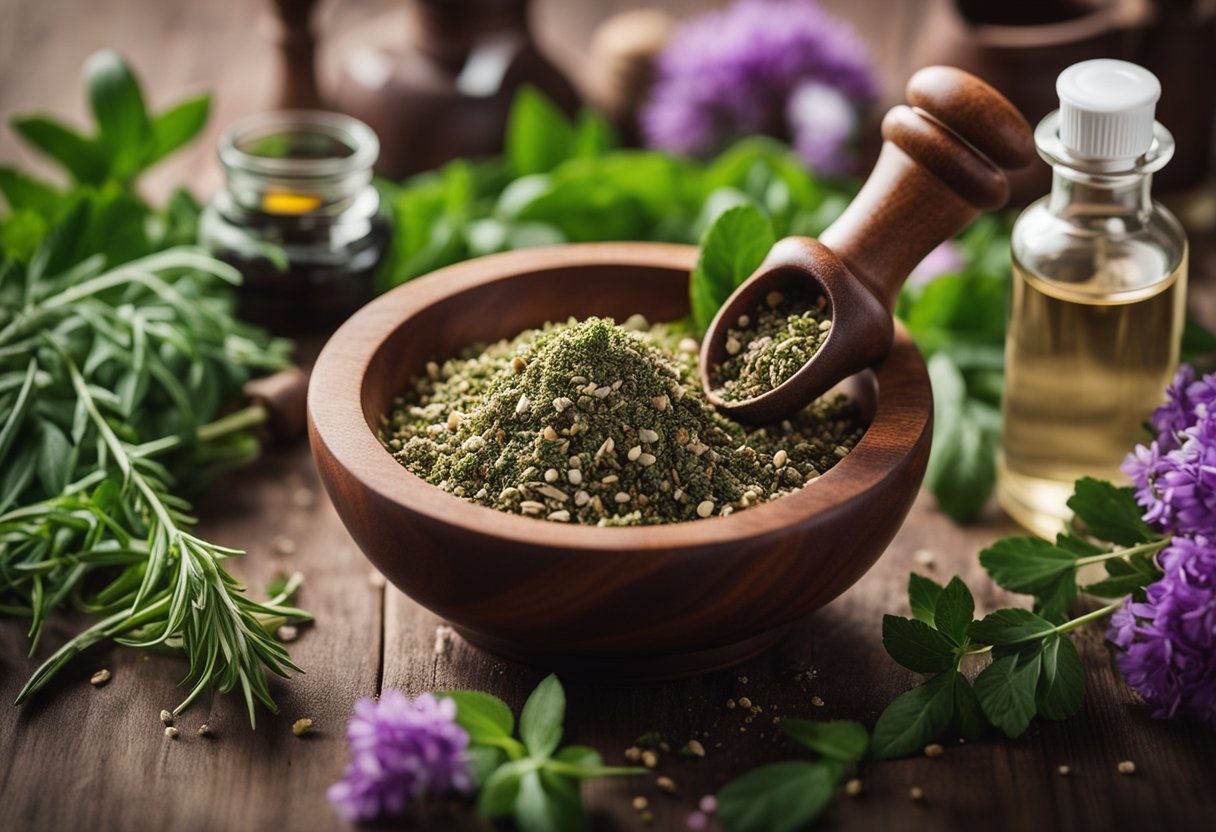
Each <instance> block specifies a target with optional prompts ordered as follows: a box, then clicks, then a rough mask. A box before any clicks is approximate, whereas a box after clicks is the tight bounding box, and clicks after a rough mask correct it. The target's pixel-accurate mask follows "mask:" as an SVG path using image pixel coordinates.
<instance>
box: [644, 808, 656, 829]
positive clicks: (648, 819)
mask: <svg viewBox="0 0 1216 832" xmlns="http://www.w3.org/2000/svg"><path fill="white" fill-rule="evenodd" d="M641 817H642V823H644V824H646V825H647V826H649V825H650V824H652V823H654V812H652V811H650V810H649V809H647V810H646V811H644V812H642V816H641Z"/></svg>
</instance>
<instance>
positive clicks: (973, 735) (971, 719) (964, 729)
mask: <svg viewBox="0 0 1216 832" xmlns="http://www.w3.org/2000/svg"><path fill="white" fill-rule="evenodd" d="M950 723H951V730H952V731H954V733H956V734H958V735H959V736H960V737H962V738H963V739H965V740H975V739H979V737H980V735H981V734H983V733H984V725H985V724H987V721H986V720H985V719H984V709H983V708H981V707H980V700H979V697H977V696H976V695H975V689H974V688H972V687H971V682H969V681H967V677H966V676H964V675H963V674H961V673H955V674H954V717H953V719H951V721H950Z"/></svg>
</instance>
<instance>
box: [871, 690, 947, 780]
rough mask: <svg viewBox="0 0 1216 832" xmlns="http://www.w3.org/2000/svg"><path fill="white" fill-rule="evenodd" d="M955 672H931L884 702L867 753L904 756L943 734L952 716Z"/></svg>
mask: <svg viewBox="0 0 1216 832" xmlns="http://www.w3.org/2000/svg"><path fill="white" fill-rule="evenodd" d="M959 675H960V674H959V673H958V672H957V671H953V670H951V671H949V672H947V673H942V674H939V675H937V676H934V677H933V678H932V679H930V680H929V681H927V682H925V683H924V684H923V685H920V686H919V687H915V688H912V690H910V691H908V692H907V693H905V694H903V695H902V696H900V697H899V698H898V699H896V700H895V701H894V702H892V703H891V704H890V705H888V706H887V709H886V710H885V711H883V712H882V716H880V717H879V718H878V723H877V724H876V725H875V726H874V735H873V737H872V738H871V740H870V752H871V754H872V755H873V756H874V757H875V758H876V759H879V760H889V759H892V758H894V757H904V756H907V755H908V754H912V753H914V752H916V751H919V750H920V749H921V748H923V747H924V746H925V744H926V743H928V742H931V741H932V740H935V739H938V738H939V737H941V736H942V735H943V734H945V733H946V731H947V730H949V728H950V723H951V722H952V720H953V717H954V696H955V688H956V686H957V680H956V679H955V677H956V676H959ZM963 681H964V682H966V680H965V679H964V680H963Z"/></svg>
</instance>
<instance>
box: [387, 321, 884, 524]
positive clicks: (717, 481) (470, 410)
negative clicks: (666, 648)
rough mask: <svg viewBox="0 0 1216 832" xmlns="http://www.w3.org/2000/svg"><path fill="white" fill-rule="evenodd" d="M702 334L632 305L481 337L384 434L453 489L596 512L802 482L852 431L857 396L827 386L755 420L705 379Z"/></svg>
mask: <svg viewBox="0 0 1216 832" xmlns="http://www.w3.org/2000/svg"><path fill="white" fill-rule="evenodd" d="M697 349H698V345H697V342H696V341H695V340H694V339H692V338H689V337H688V336H687V333H685V332H682V331H680V330H679V329H678V328H677V327H675V326H673V325H658V326H655V327H650V325H649V324H648V323H647V322H646V321H645V320H644V319H643V318H641V316H634V317H632V318H630V319H629V320H628V321H626V322H625V324H624V326H617V325H615V324H614V323H613V321H611V320H606V319H602V318H589V319H587V320H585V321H582V322H577V321H574V320H571V321H569V322H567V323H564V324H548V325H546V326H545V327H543V328H542V329H536V330H529V331H527V332H524V333H521V334H520V335H519V336H517V337H516V338H514V339H513V340H510V341H500V342H498V343H497V344H492V345H489V346H484V345H476V346H473V347H470V348H468V349H466V350H464V351H463V352H462V353H461V354H460V355H459V356H457V357H456V358H453V359H450V360H448V361H446V362H444V363H443V364H442V365H439V364H436V363H431V364H429V365H428V366H427V375H426V376H424V377H421V378H417V379H415V380H414V381H413V384H412V389H411V390H410V391H409V392H408V393H407V394H406V395H405V396H403V397H401V398H399V399H397V401H396V402H395V405H394V409H393V411H392V413H391V414H389V415H388V416H387V417H385V418H384V419H383V430H382V433H381V439H382V441H383V442H384V444H385V445H386V447H387V448H388V449H389V450H390V451H391V452H392V453H393V455H394V456H395V457H396V458H397V460H398V461H400V462H401V464H402V465H404V466H405V467H406V468H407V469H409V470H410V471H412V472H413V473H415V474H417V475H418V476H419V477H421V478H423V479H424V480H426V481H427V482H429V483H432V484H434V485H437V486H438V487H440V488H442V489H444V490H445V491H449V492H451V493H452V494H455V495H457V496H459V497H464V498H466V499H469V500H472V501H474V502H477V503H481V504H482V505H486V506H490V507H492V508H496V509H499V510H501V511H508V512H512V513H515V514H525V515H530V516H534V517H540V518H547V519H549V520H553V521H558V522H578V523H585V524H591V525H601V526H607V525H640V524H649V523H671V522H677V521H684V520H695V519H697V518H701V517H709V516H711V515H726V514H729V513H731V512H732V511H735V510H737V509H741V508H746V507H748V506H750V505H754V504H756V503H759V502H763V501H765V500H771V499H773V498H775V497H780V496H782V495H784V494H788V493H790V492H792V491H795V490H797V489H799V488H801V487H802V486H803V485H805V484H806V483H808V482H810V481H811V480H813V479H815V478H816V477H818V476H819V475H820V474H822V473H823V472H824V471H826V470H828V469H829V468H831V467H832V466H833V465H834V464H836V462H837V461H839V460H840V459H841V458H842V457H844V456H845V454H847V453H848V452H849V451H850V450H851V449H852V448H853V446H854V445H855V444H856V443H857V441H858V440H859V439H860V438H861V435H862V433H863V427H862V426H861V424H860V421H859V417H858V413H857V410H856V408H855V406H854V405H853V404H852V403H851V402H850V401H849V400H848V399H847V398H846V397H844V396H834V397H824V398H822V399H820V400H819V401H816V402H815V403H814V404H812V405H811V406H810V407H808V408H807V409H806V410H804V411H802V412H801V413H799V414H798V415H797V416H796V417H794V418H793V419H790V420H787V421H784V422H781V423H780V424H778V425H774V426H771V427H767V428H761V429H757V430H748V429H746V428H744V427H743V426H741V425H739V424H737V423H735V422H732V421H730V420H729V419H726V418H725V417H723V416H722V415H720V414H719V413H718V412H717V411H716V410H715V409H714V408H713V407H712V406H711V405H710V404H709V403H708V402H707V401H706V400H705V397H704V395H703V394H702V392H701V388H700V384H699V382H698V375H697Z"/></svg>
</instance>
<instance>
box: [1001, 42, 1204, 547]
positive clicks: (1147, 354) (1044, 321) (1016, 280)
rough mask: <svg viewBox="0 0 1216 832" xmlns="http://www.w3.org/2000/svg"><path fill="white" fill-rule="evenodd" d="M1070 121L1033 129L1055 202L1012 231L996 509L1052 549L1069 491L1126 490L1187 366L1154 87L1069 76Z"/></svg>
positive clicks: (1109, 68) (1065, 77) (1183, 252)
mask: <svg viewBox="0 0 1216 832" xmlns="http://www.w3.org/2000/svg"><path fill="white" fill-rule="evenodd" d="M1057 91H1058V92H1059V93H1060V96H1061V109H1060V110H1058V111H1056V112H1054V113H1052V114H1050V115H1048V116H1047V117H1046V118H1045V119H1044V120H1043V121H1042V123H1040V124H1039V126H1038V128H1037V130H1036V131H1035V142H1036V144H1037V145H1038V149H1039V154H1040V155H1041V156H1042V157H1043V159H1045V160H1046V161H1047V163H1048V164H1049V165H1051V166H1052V170H1053V172H1054V173H1053V182H1052V189H1051V194H1050V195H1048V196H1046V197H1044V198H1042V199H1040V200H1038V201H1037V202H1035V203H1033V204H1032V205H1030V206H1029V207H1028V208H1027V209H1026V210H1025V211H1024V212H1023V213H1022V215H1021V216H1020V217H1019V218H1018V220H1017V223H1016V224H1015V226H1014V229H1013V240H1012V248H1013V252H1012V254H1013V284H1012V292H1011V298H1010V308H1009V321H1008V329H1007V335H1006V350H1005V397H1004V428H1003V432H1002V437H1001V450H1000V458H999V463H998V485H997V498H998V500H999V502H1000V504H1001V506H1002V508H1004V509H1005V510H1006V511H1007V512H1008V513H1009V514H1010V515H1011V516H1012V517H1013V518H1014V519H1015V520H1017V521H1018V522H1019V523H1021V524H1022V525H1023V526H1025V527H1026V528H1028V529H1030V530H1031V531H1033V532H1035V533H1037V534H1039V535H1042V536H1044V537H1054V536H1055V534H1056V533H1057V532H1058V531H1060V530H1061V528H1062V526H1063V523H1064V521H1065V520H1067V518H1068V517H1069V515H1070V511H1069V509H1068V508H1067V505H1066V502H1067V500H1068V497H1069V495H1070V494H1071V493H1072V488H1073V483H1074V482H1075V481H1076V480H1077V479H1078V478H1080V477H1084V476H1093V477H1101V478H1105V479H1110V480H1112V481H1115V482H1120V481H1122V480H1123V479H1124V477H1123V475H1122V473H1121V472H1120V470H1119V466H1120V464H1121V463H1122V461H1123V459H1124V457H1125V456H1126V455H1127V453H1128V452H1129V451H1130V450H1131V449H1132V447H1133V446H1134V445H1135V444H1137V443H1139V442H1142V441H1143V440H1144V438H1145V433H1144V427H1143V425H1144V422H1145V420H1147V418H1148V417H1149V415H1150V414H1151V413H1152V411H1153V409H1154V407H1156V406H1157V404H1158V403H1159V402H1160V401H1161V400H1162V398H1163V396H1164V389H1165V386H1166V384H1167V383H1168V381H1169V380H1170V378H1171V376H1172V375H1173V373H1174V371H1175V370H1176V369H1177V365H1178V350H1179V343H1180V338H1181V333H1182V327H1183V323H1184V320H1185V302H1186V275H1187V242H1186V235H1185V233H1184V232H1183V230H1182V227H1181V225H1180V224H1179V223H1178V221H1177V220H1176V219H1175V218H1174V216H1173V215H1172V214H1170V212H1169V211H1167V210H1166V209H1165V208H1164V207H1162V206H1161V205H1160V204H1158V203H1156V202H1154V201H1153V199H1152V197H1151V194H1150V186H1151V182H1152V175H1153V173H1154V172H1155V171H1157V170H1160V169H1161V168H1162V167H1163V166H1164V165H1165V164H1166V162H1168V161H1169V159H1170V157H1171V156H1172V155H1173V152H1174V141H1173V138H1172V137H1171V136H1170V134H1169V132H1168V131H1167V130H1166V129H1165V128H1164V127H1162V126H1161V125H1160V124H1157V123H1156V122H1155V121H1154V120H1153V112H1154V108H1155V104H1156V101H1157V98H1158V97H1159V95H1160V84H1158V82H1157V79H1156V78H1155V77H1154V76H1153V75H1152V74H1151V73H1149V72H1148V71H1147V70H1145V69H1142V68H1141V67H1138V66H1135V65H1134V64H1128V63H1125V62H1122V61H1108V60H1098V61H1086V62H1084V63H1081V64H1077V65H1075V66H1073V67H1070V68H1069V69H1068V70H1065V72H1064V73H1062V74H1061V75H1060V80H1059V82H1058V84H1057Z"/></svg>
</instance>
